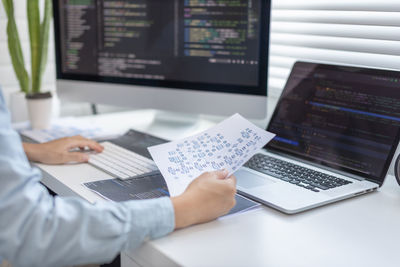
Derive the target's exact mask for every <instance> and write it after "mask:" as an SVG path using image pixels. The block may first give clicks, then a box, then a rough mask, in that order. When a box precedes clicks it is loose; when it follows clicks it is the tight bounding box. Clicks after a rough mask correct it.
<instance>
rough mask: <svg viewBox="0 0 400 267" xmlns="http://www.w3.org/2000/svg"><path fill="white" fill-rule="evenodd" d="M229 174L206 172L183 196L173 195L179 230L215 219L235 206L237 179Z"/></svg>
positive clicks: (176, 224)
mask: <svg viewBox="0 0 400 267" xmlns="http://www.w3.org/2000/svg"><path fill="white" fill-rule="evenodd" d="M227 175H228V172H227V171H216V172H206V173H204V174H202V175H201V176H199V177H198V178H196V179H195V180H194V181H193V182H192V183H191V184H190V185H189V186H188V188H187V189H186V191H185V192H184V193H183V194H182V195H180V196H177V197H173V198H171V200H172V204H173V206H174V210H175V228H176V229H178V228H184V227H187V226H189V225H192V224H198V223H204V222H208V221H211V220H214V219H216V218H218V217H220V216H222V215H225V214H227V213H228V212H229V211H230V210H231V209H232V208H233V207H234V206H235V204H236V200H235V194H236V178H235V177H234V176H231V177H229V178H226V176H227Z"/></svg>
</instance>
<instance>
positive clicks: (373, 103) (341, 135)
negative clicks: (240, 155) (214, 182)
mask: <svg viewBox="0 0 400 267" xmlns="http://www.w3.org/2000/svg"><path fill="white" fill-rule="evenodd" d="M399 89H400V73H399V72H394V71H384V70H374V69H364V68H356V67H340V66H333V65H323V64H312V63H303V62H298V63H296V65H295V66H294V68H293V71H292V73H291V75H290V78H289V80H288V82H287V84H286V87H285V89H284V92H283V94H282V96H281V98H280V100H279V103H278V106H277V108H276V110H275V113H274V115H273V117H272V119H271V122H270V124H269V127H268V130H269V131H271V132H273V133H276V134H277V137H276V138H275V139H274V140H273V141H272V142H271V143H269V144H268V145H267V148H272V149H278V150H280V151H283V152H286V153H289V154H291V155H294V156H297V157H301V158H303V159H307V160H309V161H312V162H314V163H317V164H322V165H326V166H329V167H332V168H335V169H339V170H343V171H346V172H350V173H353V174H356V175H359V176H363V177H367V178H369V179H371V180H374V181H377V182H382V181H383V179H384V177H385V175H386V172H387V170H388V168H389V165H390V163H391V159H392V157H393V154H394V152H395V150H396V147H397V144H398V143H399V133H400V90H399Z"/></svg>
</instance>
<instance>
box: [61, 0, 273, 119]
mask: <svg viewBox="0 0 400 267" xmlns="http://www.w3.org/2000/svg"><path fill="white" fill-rule="evenodd" d="M270 6H271V3H270V0H232V1H226V0H135V1H133V0H130V1H129V0H127V1H124V0H119V1H115V0H55V1H54V16H55V27H54V28H55V39H56V61H57V90H58V94H59V96H60V97H61V99H63V100H69V101H88V102H91V103H98V104H109V105H118V106H123V107H125V106H126V107H133V108H152V109H160V110H167V111H175V112H180V113H197V114H198V113H200V114H211V115H221V116H227V115H232V114H233V113H236V112H239V113H241V114H242V115H243V116H246V117H248V118H251V119H263V118H265V117H266V110H267V109H266V105H267V103H266V102H267V100H266V96H267V71H268V68H267V66H268V47H269V21H270Z"/></svg>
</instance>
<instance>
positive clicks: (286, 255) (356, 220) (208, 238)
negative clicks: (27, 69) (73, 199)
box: [38, 111, 400, 267]
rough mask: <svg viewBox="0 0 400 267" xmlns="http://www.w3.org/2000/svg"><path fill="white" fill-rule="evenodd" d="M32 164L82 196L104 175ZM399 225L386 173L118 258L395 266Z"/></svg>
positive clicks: (396, 197)
mask: <svg viewBox="0 0 400 267" xmlns="http://www.w3.org/2000/svg"><path fill="white" fill-rule="evenodd" d="M151 116H153V113H151V112H149V111H143V112H133V113H125V114H114V115H107V116H99V117H97V118H96V119H95V120H96V121H95V123H102V124H104V123H111V122H114V123H115V121H118V120H119V121H124V125H125V126H124V127H126V128H130V127H131V128H134V129H136V130H142V131H145V130H146V127H148V122H149V120H151ZM116 118H118V120H116ZM136 118H140V119H136ZM129 120H134V122H132V123H127V121H129ZM207 125H208V124H207V122H204V123H203V124H202V126H201V127H200V128H202V127H207ZM122 128H123V127H121V130H125V129H122ZM198 130H200V129H195V130H194V131H198ZM153 134H154V133H153ZM186 134H188V133H183V135H186ZM158 135H159V136H161V137H164V138H170V136H168V133H159V134H158ZM175 137H176V136H175ZM38 166H39V167H40V168H41V169H42V170H43V171H44V173H45V175H44V178H43V183H44V184H46V185H47V186H48V187H50V188H51V189H52V190H54V191H55V192H56V193H58V194H59V195H62V196H80V197H82V198H84V199H86V200H88V201H90V202H94V201H98V200H101V198H100V197H99V196H97V195H96V194H94V193H92V192H90V191H89V190H87V189H86V188H84V187H83V186H82V185H81V184H82V183H83V182H89V181H95V180H101V179H107V178H110V177H109V175H107V174H105V173H103V172H101V171H99V170H97V169H96V168H94V167H91V166H90V165H88V164H80V165H66V166H46V165H38ZM399 228H400V187H398V186H397V184H396V182H395V179H394V177H393V176H388V177H387V178H386V182H385V184H384V186H383V187H382V188H381V189H380V190H379V191H378V192H375V193H370V194H367V195H364V196H360V197H356V198H352V199H349V200H345V201H341V202H338V203H335V204H331V205H328V206H325V207H321V208H317V209H314V210H311V211H307V212H304V213H301V214H297V215H285V214H283V213H281V212H278V211H275V210H273V209H271V208H269V207H262V208H261V209H258V210H255V211H250V212H248V213H245V214H241V215H234V216H231V217H227V218H224V219H219V220H216V221H213V222H211V223H207V224H203V225H197V226H194V227H190V228H187V229H183V230H179V231H176V232H174V233H172V234H171V235H169V236H167V237H165V238H162V239H159V240H155V241H150V242H146V243H145V244H144V245H143V246H142V247H141V248H140V249H138V250H137V251H135V252H127V253H125V255H124V256H126V257H128V258H131V259H133V261H134V262H135V263H136V264H138V265H139V266H176V265H181V266H272V267H277V266H288V267H289V266H290V267H293V266H307V267H310V266H325V267H328V266H329V267H330V266H332V267H338V266H363V267H366V266H385V267H390V266H400V259H399V257H398V256H397V255H398V251H399V248H400V245H399V243H400V230H399ZM123 262H124V261H123ZM125 262H126V261H125Z"/></svg>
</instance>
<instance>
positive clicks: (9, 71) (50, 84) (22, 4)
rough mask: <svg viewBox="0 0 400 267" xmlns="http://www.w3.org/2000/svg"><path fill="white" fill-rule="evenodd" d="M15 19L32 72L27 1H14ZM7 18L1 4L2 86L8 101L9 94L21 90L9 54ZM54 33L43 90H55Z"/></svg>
mask: <svg viewBox="0 0 400 267" xmlns="http://www.w3.org/2000/svg"><path fill="white" fill-rule="evenodd" d="M14 2H15V3H16V6H15V17H16V21H17V26H18V30H19V34H20V39H21V43H22V48H23V52H24V57H25V64H26V66H27V69H28V71H29V72H30V50H29V35H28V28H27V20H26V0H18V1H14ZM6 28H7V18H6V14H5V11H4V7H3V5H2V3H0V86H1V87H2V89H3V92H4V95H5V98H6V101H7V102H8V100H9V94H10V93H11V92H15V91H18V90H19V85H18V81H17V78H16V76H15V74H14V71H13V68H12V65H11V59H10V56H9V54H8V44H7V31H6ZM53 39H54V38H53V31H52V30H51V31H50V40H51V41H50V45H49V60H48V65H47V68H46V72H45V74H44V77H43V87H42V88H43V90H53V89H54V88H55V77H56V76H55V57H54V44H53Z"/></svg>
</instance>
